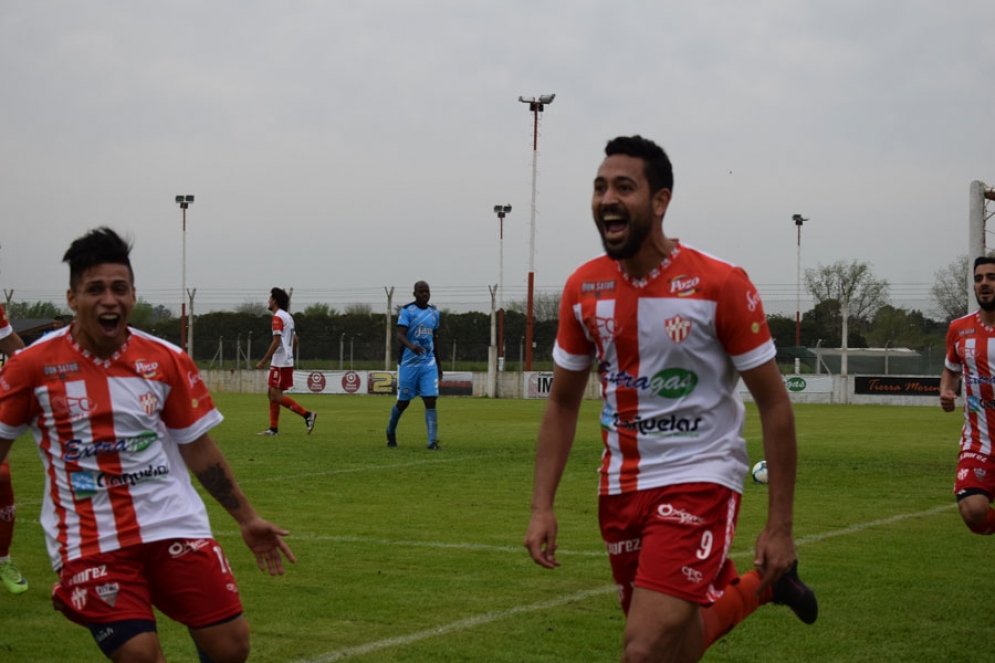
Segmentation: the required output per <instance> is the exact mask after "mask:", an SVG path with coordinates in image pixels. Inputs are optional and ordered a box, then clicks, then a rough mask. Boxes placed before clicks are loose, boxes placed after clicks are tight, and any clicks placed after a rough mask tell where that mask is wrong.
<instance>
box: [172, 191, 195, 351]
mask: <svg viewBox="0 0 995 663" xmlns="http://www.w3.org/2000/svg"><path fill="white" fill-rule="evenodd" d="M176 204H177V205H179V206H180V209H181V210H183V267H182V270H181V271H182V273H183V276H182V279H183V284H182V288H181V290H180V347H181V348H183V350H184V351H185V352H187V353H188V354H189V353H190V348H188V347H187V208H188V207H190V206H191V205H193V196H191V195H185V196H176Z"/></svg>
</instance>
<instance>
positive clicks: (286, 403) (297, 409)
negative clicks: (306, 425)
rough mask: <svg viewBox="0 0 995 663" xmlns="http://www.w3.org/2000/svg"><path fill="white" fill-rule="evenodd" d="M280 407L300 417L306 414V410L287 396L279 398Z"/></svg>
mask: <svg viewBox="0 0 995 663" xmlns="http://www.w3.org/2000/svg"><path fill="white" fill-rule="evenodd" d="M280 405H282V406H283V407H285V408H287V409H288V410H290V411H291V412H293V413H295V414H299V415H300V416H302V417H303V416H304V415H306V414H307V410H305V409H304V408H302V407H301V406H300V405H298V404H297V402H296V401H294V399H292V398H290V397H289V396H284V397H283V398H281V399H280Z"/></svg>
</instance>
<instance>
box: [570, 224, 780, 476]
mask: <svg viewBox="0 0 995 663" xmlns="http://www.w3.org/2000/svg"><path fill="white" fill-rule="evenodd" d="M774 356H775V350H774V344H773V342H772V340H771V337H770V331H769V329H768V328H767V320H766V317H765V316H764V311H763V305H762V304H761V302H760V297H759V295H758V294H757V291H756V288H754V286H753V284H752V283H750V280H749V279H748V277H747V276H746V273H745V272H744V271H743V270H742V269H740V268H739V267H736V266H735V265H731V264H729V263H727V262H724V261H722V260H720V259H718V258H715V257H714V256H710V255H708V254H706V253H704V252H702V251H699V250H696V249H694V248H692V247H690V246H688V245H686V244H682V243H678V245H677V246H676V247H675V249H674V251H673V252H672V253H671V254H670V256H669V257H668V258H667V259H666V260H665V261H664V262H663V263H662V264H661V265H660V267H659V268H658V269H656V270H654V271H653V272H652V273H650V274H649V275H648V276H647V277H646V278H644V279H641V280H640V281H638V282H637V281H633V280H632V279H630V278H629V277H628V276H627V275H626V274H624V273H623V272H622V270H621V269H620V267H619V264H618V263H617V262H616V261H615V260H612V259H611V258H609V257H608V256H601V257H599V258H595V259H594V260H592V261H590V262H588V263H587V264H585V265H583V266H581V267H580V268H579V269H578V270H577V271H576V272H574V273H573V275H571V277H570V278H569V280H568V281H567V284H566V287H565V288H564V291H563V298H562V300H561V307H560V323H559V331H558V332H557V337H556V346H555V348H554V350H553V359H554V361H555V362H556V364H557V365H559V366H561V367H563V368H566V369H569V370H575V371H576V370H585V369H588V368H590V366H591V362H592V360H594V359H596V360H597V362H598V375H599V377H600V380H601V395H602V398H603V400H604V407H603V408H602V412H601V429H602V439H603V441H604V444H605V450H604V453H603V454H602V462H601V467H600V470H599V471H600V473H601V484H600V489H599V492H600V494H602V495H614V494H619V493H628V492H633V491H637V490H645V489H648V488H656V487H660V486H664V485H672V484H678V483H688V482H698V481H702V482H710V483H717V484H720V485H723V486H726V487H728V488H730V489H732V490H735V491H737V492H742V489H743V477H744V476H745V475H746V471H747V468H748V458H747V455H746V442H745V440H744V438H743V435H742V430H743V423H744V421H745V408H744V406H743V401H742V399H741V398H740V396H739V393H738V391H737V389H736V386H737V383H738V382H739V371H743V370H748V369H751V368H756V367H757V366H760V365H761V364H763V363H765V362H767V361H770V360H771V359H773V358H774Z"/></svg>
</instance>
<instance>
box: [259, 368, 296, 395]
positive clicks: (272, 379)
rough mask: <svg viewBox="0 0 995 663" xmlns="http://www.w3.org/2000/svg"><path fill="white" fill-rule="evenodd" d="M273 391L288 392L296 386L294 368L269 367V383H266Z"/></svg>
mask: <svg viewBox="0 0 995 663" xmlns="http://www.w3.org/2000/svg"><path fill="white" fill-rule="evenodd" d="M266 384H268V385H269V386H270V387H271V388H272V389H282V390H284V391H286V390H287V389H290V388H291V387H293V386H294V367H293V366H285V367H283V368H279V367H276V366H270V367H269V381H268V382H267V383H266Z"/></svg>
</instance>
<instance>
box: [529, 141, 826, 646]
mask: <svg viewBox="0 0 995 663" xmlns="http://www.w3.org/2000/svg"><path fill="white" fill-rule="evenodd" d="M605 154H606V158H605V159H604V161H603V162H602V164H601V166H600V168H599V169H598V173H597V177H596V178H595V180H594V194H593V199H592V211H593V214H594V221H595V225H596V226H597V228H598V232H599V233H600V235H601V240H602V244H603V245H604V248H605V252H606V255H603V256H601V257H598V258H595V259H594V260H591V261H589V262H588V263H586V264H584V265H583V266H581V267H580V268H579V269H578V270H577V271H576V272H574V274H573V275H572V276H571V277H570V278H569V279H568V281H567V284H566V286H565V288H564V291H563V297H562V300H561V308H560V318H559V329H558V331H557V337H556V345H555V346H554V351H553V359H554V362H555V366H554V373H553V385H552V390H551V392H550V395H549V400H548V403H547V406H546V412H545V415H544V418H543V421H542V425H541V427H540V430H539V436H538V443H537V449H536V469H535V486H534V492H533V498H532V519H531V521H530V523H529V527H528V531H527V533H526V537H525V546H526V547H527V548H528V550H529V554H530V555H531V556H532V559H533V560H534V561H535V562H536V563H537V564H539V565H541V566H543V567H546V568H555V567H557V566H559V560H558V559H557V558H556V547H557V541H556V533H557V524H556V518H555V515H554V511H553V502H554V497H555V494H556V488H557V485H558V484H559V481H560V478H561V477H562V474H563V470H564V467H565V465H566V462H567V458H568V456H569V453H570V448H571V446H572V444H573V438H574V435H575V432H576V426H577V417H578V413H579V409H580V405H581V401H582V399H583V395H584V391H585V388H586V385H587V380H588V377H589V375H590V372H591V367H592V365H595V362H596V366H597V371H598V376H599V378H600V383H601V395H602V399H603V408H602V413H601V428H602V440H603V442H604V445H605V448H604V452H603V454H602V463H601V467H600V470H599V472H600V474H601V481H600V486H599V521H600V524H601V532H602V537H603V538H604V540H605V544H606V547H607V549H608V553H609V560H610V563H611V566H612V574H613V576H614V578H615V583H616V585H617V587H618V592H619V599H620V602H621V604H622V609H623V610H624V611H625V614H626V625H625V639H624V654H623V657H622V661H623V662H624V663H635V662H637V661H638V662H644V661H682V662H684V661H697V660H699V659H700V658H701V656H702V655H703V654H704V652H705V650H706V649H707V648H708V647H709V646H710V645H711V644H712V643H713V642H715V641H716V640H717V639H718V638H720V637H721V636H722V635H724V634H725V633H726V632H728V631H729V630H730V629H731V628H732V627H733V626H735V625H736V624H738V623H739V622H741V621H742V620H743V619H745V618H746V617H747V616H748V615H750V614H751V613H752V612H753V611H754V610H756V609H757V607H758V606H759V605H760V604H763V603H768V602H774V603H783V604H786V605H788V606H789V607H791V609H792V610H793V611H794V612H795V614H796V615H797V616H798V617H799V618H800V619H801V620H802V621H804V622H806V623H812V622H814V621H815V620H816V617H817V614H818V603H817V601H816V598H815V594H814V593H813V592H812V591H811V590H810V589H809V588H808V587H806V586H805V585H804V584H803V583H802V582H801V580H799V578H798V574H797V560H796V555H795V545H794V538H793V535H792V524H793V505H794V485H795V465H796V442H795V426H794V415H793V410H792V407H791V401H790V400H789V398H788V394H787V390H786V389H785V387H784V383H783V380H782V378H781V374H780V372H779V370H778V368H777V364H776V363H775V349H774V345H773V342H772V340H771V337H770V332H769V330H768V328H767V322H766V318H765V316H764V312H763V306H762V305H761V302H760V298H759V296H758V295H757V292H756V289H755V288H754V287H753V285H752V284H751V283H750V281H749V279H748V278H747V276H746V274H745V272H743V270H742V269H740V268H738V267H736V266H734V265H731V264H729V263H727V262H724V261H722V260H719V259H718V258H715V257H714V256H710V255H708V254H706V253H704V252H701V251H698V250H696V249H694V248H693V247H691V246H688V245H686V244H684V243H683V242H680V241H679V240H677V239H672V238H669V237H667V236H666V235H665V234H664V232H663V217H664V214H665V213H666V211H667V207H668V205H669V203H670V199H671V191H672V189H673V170H672V168H671V165H670V160H669V159H668V158H667V155H666V154H665V153H664V151H663V150H662V149H661V148H660V147H659V146H657V145H656V144H655V143H653V142H651V141H649V140H646V139H643V138H641V137H639V136H633V137H631V138H630V137H621V138H616V139H615V140H612V141H611V142H609V143H608V146H607V148H606V149H605ZM740 377H742V379H743V381H744V382H745V383H746V386H747V387H748V388H749V390H750V392H751V394H752V396H753V399H754V401H755V402H756V404H757V409H758V410H759V413H760V421H761V425H762V427H763V442H764V453H765V456H766V460H767V467H768V470H769V473H770V474H769V476H770V483H769V489H768V515H767V523H766V526H765V527H764V529H763V531H762V532H761V533H760V535H759V536H758V538H757V541H756V549H755V556H754V560H753V565H754V567H755V568H754V569H752V570H750V571H748V572H747V573H745V574H743V575H741V576H738V575H737V572H736V570H735V567H734V565H733V563H732V560H730V559H729V557H728V551H729V547H730V545H731V543H732V538H733V534H734V532H735V528H736V519H737V516H738V513H739V505H740V499H741V493H742V490H743V478H744V477H745V475H746V473H747V470H748V468H749V460H748V458H747V454H746V442H745V440H744V439H743V437H742V429H743V422H744V419H745V408H744V406H743V402H742V400H741V398H740V396H739V393H738V391H737V383H738V380H739V378H740Z"/></svg>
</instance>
